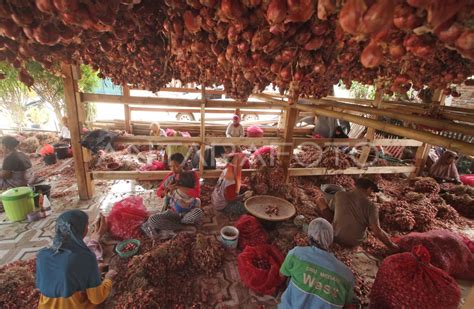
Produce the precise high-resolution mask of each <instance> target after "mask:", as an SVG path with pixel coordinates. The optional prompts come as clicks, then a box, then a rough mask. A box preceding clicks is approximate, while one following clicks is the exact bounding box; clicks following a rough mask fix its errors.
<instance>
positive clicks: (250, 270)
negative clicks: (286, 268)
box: [237, 244, 285, 295]
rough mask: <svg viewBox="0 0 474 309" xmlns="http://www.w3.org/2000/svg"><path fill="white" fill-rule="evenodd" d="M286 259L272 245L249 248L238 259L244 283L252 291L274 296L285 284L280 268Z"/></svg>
mask: <svg viewBox="0 0 474 309" xmlns="http://www.w3.org/2000/svg"><path fill="white" fill-rule="evenodd" d="M284 259H285V257H284V256H283V254H282V253H281V252H280V250H278V248H276V247H275V246H272V245H267V244H265V245H258V246H247V247H245V250H244V251H243V252H242V253H241V254H239V256H238V257H237V266H238V269H239V274H240V278H241V279H242V282H243V283H244V284H245V285H246V286H247V287H248V288H250V289H251V290H253V291H255V292H257V293H262V294H266V295H274V294H275V292H276V291H277V290H278V288H279V287H280V286H281V285H282V284H283V282H285V277H283V276H281V275H280V267H281V264H282V263H283V261H284Z"/></svg>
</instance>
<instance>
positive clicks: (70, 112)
mask: <svg viewBox="0 0 474 309" xmlns="http://www.w3.org/2000/svg"><path fill="white" fill-rule="evenodd" d="M74 70H75V69H74V68H73V67H72V66H71V65H69V64H65V63H62V64H61V71H62V73H63V76H64V102H65V104H66V113H67V116H68V120H69V131H71V146H72V154H73V157H74V170H75V172H76V180H77V188H78V191H79V198H80V199H81V200H88V199H90V198H92V196H93V194H94V188H93V185H92V181H91V179H90V177H89V176H88V164H87V163H85V161H84V154H83V152H82V146H81V131H82V123H81V122H80V119H79V117H80V116H79V115H80V108H83V107H84V106H83V104H81V102H78V101H77V97H76V90H77V80H75V79H74V73H73V72H74ZM75 76H76V77H77V74H75Z"/></svg>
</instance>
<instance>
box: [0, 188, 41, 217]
mask: <svg viewBox="0 0 474 309" xmlns="http://www.w3.org/2000/svg"><path fill="white" fill-rule="evenodd" d="M1 199H2V204H3V208H4V209H5V214H6V216H7V219H8V220H10V221H12V222H15V221H22V220H25V219H26V216H27V215H28V214H29V213H30V212H32V211H34V209H35V203H34V201H33V190H31V188H29V187H18V188H13V189H10V190H7V191H5V192H3V193H2V195H1Z"/></svg>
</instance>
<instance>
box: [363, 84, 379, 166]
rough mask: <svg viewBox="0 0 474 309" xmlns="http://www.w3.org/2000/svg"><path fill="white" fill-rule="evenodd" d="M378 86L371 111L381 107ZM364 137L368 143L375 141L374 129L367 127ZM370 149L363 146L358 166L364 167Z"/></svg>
mask: <svg viewBox="0 0 474 309" xmlns="http://www.w3.org/2000/svg"><path fill="white" fill-rule="evenodd" d="M379 86H380V85H378V86H377V90H376V92H375V100H374V105H373V107H372V110H373V109H374V108H376V109H379V108H380V106H382V94H383V93H382V88H381V87H379ZM370 117H371V118H375V119H377V116H373V115H371V116H370ZM365 137H366V138H367V140H369V142H372V141H373V140H374V139H375V129H374V128H372V127H368V128H367V133H366V135H365ZM370 149H371V147H370V146H365V147H364V148H362V152H361V154H360V157H359V165H360V166H362V167H364V166H365V165H366V163H367V158H368V157H369V154H370Z"/></svg>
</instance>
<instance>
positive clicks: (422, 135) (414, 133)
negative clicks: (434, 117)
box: [296, 103, 474, 155]
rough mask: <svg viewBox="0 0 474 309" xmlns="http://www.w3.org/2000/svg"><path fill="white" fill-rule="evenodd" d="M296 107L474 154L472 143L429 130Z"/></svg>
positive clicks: (306, 106)
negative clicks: (439, 134)
mask: <svg viewBox="0 0 474 309" xmlns="http://www.w3.org/2000/svg"><path fill="white" fill-rule="evenodd" d="M296 108H298V109H299V110H303V111H307V112H313V111H314V112H317V113H318V114H320V115H323V116H327V117H333V118H339V119H343V120H347V121H350V122H354V123H358V124H361V125H364V126H368V127H373V128H374V129H377V130H380V131H384V132H387V133H391V134H395V135H400V136H405V137H408V138H412V139H417V140H419V141H422V142H426V143H428V144H432V145H439V146H442V147H445V148H448V149H451V150H454V151H458V152H460V153H462V154H465V155H474V145H473V144H469V143H466V142H462V141H456V140H451V139H449V138H445V137H442V136H438V135H435V134H432V133H429V132H424V131H419V130H413V129H410V128H404V127H400V126H396V125H393V124H389V123H385V122H381V121H377V120H373V119H366V118H363V117H359V116H355V115H350V114H347V113H341V112H336V111H330V110H327V109H325V108H320V107H317V106H310V105H305V104H300V103H299V104H296Z"/></svg>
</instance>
